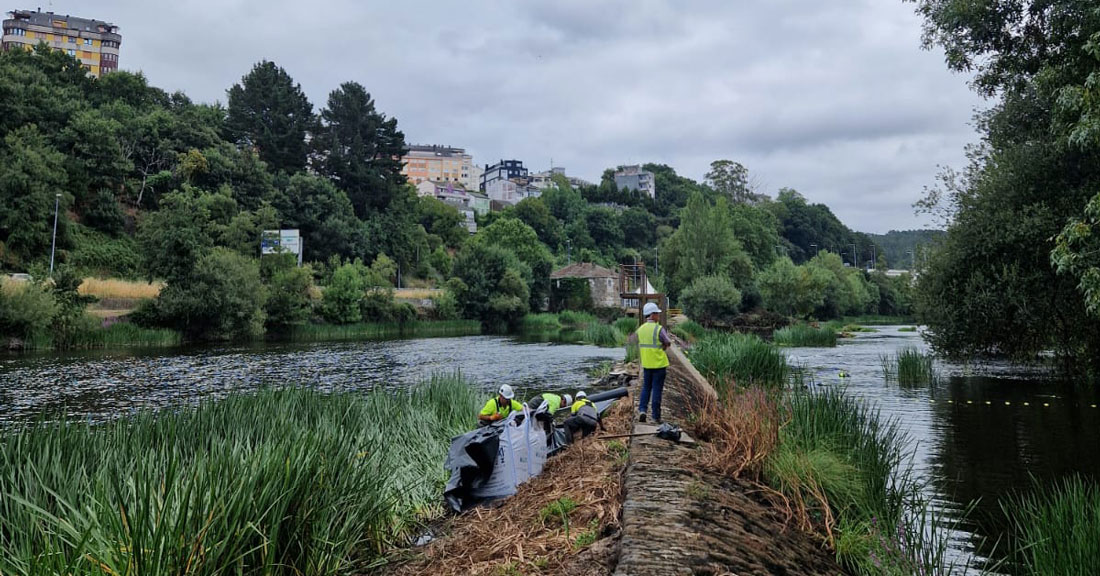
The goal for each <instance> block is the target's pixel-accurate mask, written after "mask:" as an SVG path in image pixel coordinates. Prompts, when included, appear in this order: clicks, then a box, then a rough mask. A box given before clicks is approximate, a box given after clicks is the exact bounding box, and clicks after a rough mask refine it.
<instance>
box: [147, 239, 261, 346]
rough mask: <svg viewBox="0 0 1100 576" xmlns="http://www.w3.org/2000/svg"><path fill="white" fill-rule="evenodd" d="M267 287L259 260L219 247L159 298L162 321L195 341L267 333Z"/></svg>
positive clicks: (243, 337) (253, 336) (158, 304)
mask: <svg viewBox="0 0 1100 576" xmlns="http://www.w3.org/2000/svg"><path fill="white" fill-rule="evenodd" d="M266 302H267V290H266V289H265V288H264V285H263V283H262V282H261V281H260V268H259V265H258V264H257V263H256V260H254V259H249V258H245V257H244V256H241V255H240V254H237V253H236V252H232V251H230V250H227V249H224V248H214V249H213V250H212V251H210V252H209V253H208V254H206V255H204V256H202V257H201V258H200V259H199V260H198V262H196V263H195V266H194V268H193V269H192V270H191V271H190V272H189V273H188V274H187V275H186V276H184V277H182V278H177V279H173V280H170V281H169V282H168V284H167V285H165V287H164V289H163V290H161V292H160V295H159V296H158V297H157V309H158V311H159V314H160V316H161V321H162V322H166V323H167V324H169V325H170V326H173V327H175V328H176V329H178V330H180V331H182V332H183V333H184V335H185V336H187V337H188V338H189V339H192V340H242V339H249V338H255V337H257V336H260V335H262V334H263V331H264V320H265V318H266V316H265V314H264V305H265V303H266Z"/></svg>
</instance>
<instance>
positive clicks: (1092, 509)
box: [1001, 476, 1100, 576]
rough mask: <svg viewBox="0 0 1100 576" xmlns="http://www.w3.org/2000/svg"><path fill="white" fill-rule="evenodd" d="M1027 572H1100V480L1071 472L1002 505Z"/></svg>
mask: <svg viewBox="0 0 1100 576" xmlns="http://www.w3.org/2000/svg"><path fill="white" fill-rule="evenodd" d="M1001 507H1002V509H1003V511H1004V513H1005V515H1006V516H1007V517H1008V519H1009V527H1010V534H1011V538H1012V546H1011V549H1012V550H1014V551H1015V554H1016V556H1015V558H1014V560H1015V561H1016V562H1018V563H1019V564H1020V565H1021V566H1023V567H1024V568H1025V572H1026V573H1027V574H1044V575H1046V574H1051V575H1060V574H1065V575H1067V576H1068V575H1070V574H1100V485H1098V484H1097V483H1096V481H1094V480H1086V479H1084V478H1082V477H1080V476H1071V477H1068V478H1065V479H1063V480H1061V481H1060V482H1057V483H1056V484H1054V486H1046V485H1042V486H1040V485H1037V486H1036V489H1035V490H1034V491H1033V492H1032V493H1030V494H1026V495H1020V496H1015V497H1011V498H1009V499H1007V500H1006V501H1005V502H1004V503H1002V505H1001Z"/></svg>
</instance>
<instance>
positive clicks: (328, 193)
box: [279, 174, 365, 262]
mask: <svg viewBox="0 0 1100 576" xmlns="http://www.w3.org/2000/svg"><path fill="white" fill-rule="evenodd" d="M286 202H287V204H286V205H284V206H282V207H280V210H279V211H280V212H281V213H282V214H284V215H285V216H286V218H287V220H286V225H287V226H289V227H290V228H297V229H298V230H299V231H300V234H301V235H302V248H303V250H304V254H305V255H306V259H308V260H310V261H314V262H326V261H328V259H329V258H331V257H333V256H339V257H342V258H354V257H357V256H361V255H363V252H364V250H365V249H364V244H365V239H364V237H363V234H364V231H363V228H362V224H361V223H360V222H359V219H357V218H356V217H355V210H354V209H353V208H352V206H351V201H350V200H348V197H347V194H344V192H343V191H342V190H340V189H338V188H336V187H335V186H333V185H332V183H331V182H329V181H328V180H326V179H324V178H320V177H317V176H311V175H308V174H295V175H294V176H292V177H291V178H290V184H289V185H288V186H287V189H286Z"/></svg>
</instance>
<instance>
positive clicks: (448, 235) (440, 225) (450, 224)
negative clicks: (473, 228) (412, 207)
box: [416, 196, 470, 249]
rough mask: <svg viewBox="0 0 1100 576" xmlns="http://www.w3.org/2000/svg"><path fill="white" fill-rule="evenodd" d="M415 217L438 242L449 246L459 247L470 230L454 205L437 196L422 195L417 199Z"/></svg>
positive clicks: (468, 235) (467, 236)
mask: <svg viewBox="0 0 1100 576" xmlns="http://www.w3.org/2000/svg"><path fill="white" fill-rule="evenodd" d="M416 212H417V219H418V220H419V222H420V225H421V226H423V227H424V230H426V231H427V232H428V234H434V235H435V236H436V237H438V238H439V242H441V243H443V245H445V246H447V247H449V248H456V249H457V248H461V247H462V244H463V243H464V242H466V239H467V238H469V237H470V231H469V229H467V228H466V218H465V217H463V216H462V214H461V213H460V212H459V211H458V210H457V209H456V208H455V207H454V206H451V205H449V204H447V203H446V202H443V201H441V200H439V199H438V198H432V197H431V196H423V197H421V198H420V199H419V200H418V201H417V207H416Z"/></svg>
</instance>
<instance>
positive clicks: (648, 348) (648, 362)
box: [634, 302, 672, 423]
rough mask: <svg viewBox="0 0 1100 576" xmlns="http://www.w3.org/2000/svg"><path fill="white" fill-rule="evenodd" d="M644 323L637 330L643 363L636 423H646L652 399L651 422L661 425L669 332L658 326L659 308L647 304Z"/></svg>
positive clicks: (636, 334) (643, 312) (659, 320)
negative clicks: (647, 411)
mask: <svg viewBox="0 0 1100 576" xmlns="http://www.w3.org/2000/svg"><path fill="white" fill-rule="evenodd" d="M642 314H643V315H644V317H645V319H646V322H645V324H642V325H641V327H639V328H638V330H637V332H635V333H634V334H635V336H637V337H638V352H639V356H641V360H642V396H641V398H640V399H639V402H638V421H639V422H645V421H646V408H647V406H646V404H649V403H650V397H652V399H653V405H652V414H653V420H654V422H657V423H660V422H661V393H662V392H664V389H665V375H666V374H667V373H668V354H667V353H665V351H666V350H668V347H669V346H670V345H672V339H671V338H669V336H668V330H665V329H664V327H662V326H661V308H660V307H658V306H657V305H656V304H654V303H653V302H649V303H647V304H646V305H645V307H644V308H643V309H642Z"/></svg>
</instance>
